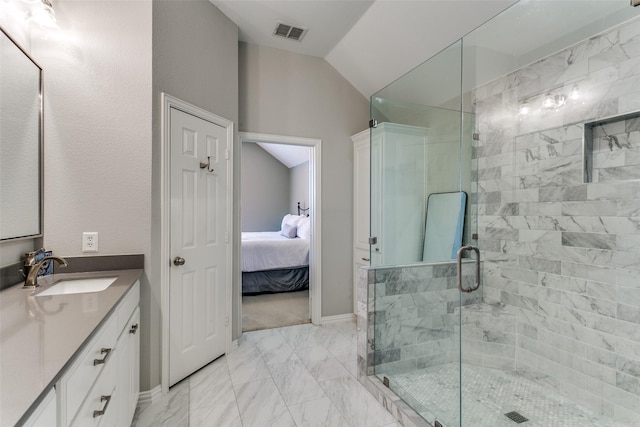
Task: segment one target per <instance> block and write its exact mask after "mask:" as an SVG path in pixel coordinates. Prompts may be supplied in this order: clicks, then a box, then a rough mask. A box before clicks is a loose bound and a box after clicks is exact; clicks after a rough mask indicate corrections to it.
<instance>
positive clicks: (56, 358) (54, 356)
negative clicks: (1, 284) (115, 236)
mask: <svg viewBox="0 0 640 427" xmlns="http://www.w3.org/2000/svg"><path fill="white" fill-rule="evenodd" d="M141 274H142V270H116V271H101V272H91V273H70V274H54V275H51V276H47V277H44V278H40V280H39V283H40V284H41V287H39V288H37V289H36V290H35V291H32V290H25V289H22V288H21V286H20V285H17V286H14V287H12V288H9V289H6V290H4V291H2V292H1V293H0V328H1V329H0V347H1V348H2V353H1V357H2V360H1V363H0V383H1V384H2V393H1V394H0V425H1V426H13V425H25V426H124V425H130V424H131V420H132V418H133V414H134V411H135V408H136V404H137V400H138V392H139V369H140V361H139V359H140V357H139V353H140V333H139V325H140V321H139V319H140V312H139V308H138V303H139V300H140V282H139V278H140V276H141ZM104 278H114V280H113V282H112V283H111V284H110V285H109V286H108V287H107V288H106V289H104V290H101V291H98V292H83V291H78V289H73V288H72V287H70V286H64V287H58V288H57V289H58V290H59V292H69V291H72V292H74V293H56V292H54V293H53V294H51V292H52V289H54V288H56V284H58V283H60V282H61V281H66V283H65V285H66V284H68V283H73V281H76V280H84V281H85V282H86V281H87V280H89V281H91V280H94V279H104Z"/></svg>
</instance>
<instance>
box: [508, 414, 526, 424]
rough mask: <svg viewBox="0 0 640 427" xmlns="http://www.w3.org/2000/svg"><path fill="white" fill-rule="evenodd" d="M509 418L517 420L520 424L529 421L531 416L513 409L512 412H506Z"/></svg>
mask: <svg viewBox="0 0 640 427" xmlns="http://www.w3.org/2000/svg"><path fill="white" fill-rule="evenodd" d="M504 415H505V416H506V417H507V418H509V419H510V420H511V421H515V422H516V423H518V424H520V423H524V422H526V421H529V418H527V417H525V416H523V415H522V414H520V413H518V412H516V411H511V412H507V413H506V414H504Z"/></svg>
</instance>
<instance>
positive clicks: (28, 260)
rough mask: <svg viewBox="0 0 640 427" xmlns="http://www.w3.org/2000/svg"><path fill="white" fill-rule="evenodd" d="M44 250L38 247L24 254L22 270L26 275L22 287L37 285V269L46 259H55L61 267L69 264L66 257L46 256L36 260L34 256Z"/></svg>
mask: <svg viewBox="0 0 640 427" xmlns="http://www.w3.org/2000/svg"><path fill="white" fill-rule="evenodd" d="M42 252H44V249H38V250H37V251H33V252H27V253H25V254H24V269H23V274H24V271H26V273H27V274H26V276H25V280H24V285H23V286H22V289H35V288H37V287H38V286H40V285H38V270H40V267H42V264H44V263H45V261H48V260H54V261H57V262H58V263H59V264H60V265H61V266H62V267H66V266H68V265H69V263H68V262H67V260H66V259H64V258H60V257H57V256H46V257H44V258H42V259H41V260H40V261H36V257H37V256H38V255H39V254H41V253H42Z"/></svg>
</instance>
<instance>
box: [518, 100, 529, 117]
mask: <svg viewBox="0 0 640 427" xmlns="http://www.w3.org/2000/svg"><path fill="white" fill-rule="evenodd" d="M530 112H531V107H530V106H529V103H527V101H524V102H523V103H522V104H520V108H519V109H518V114H519V115H521V116H526V115H527V114H529V113H530Z"/></svg>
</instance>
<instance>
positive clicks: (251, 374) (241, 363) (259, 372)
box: [227, 345, 269, 385]
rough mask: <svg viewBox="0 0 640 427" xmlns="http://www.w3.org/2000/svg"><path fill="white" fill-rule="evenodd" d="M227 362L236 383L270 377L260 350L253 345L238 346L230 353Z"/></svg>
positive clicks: (232, 379) (232, 378)
mask: <svg viewBox="0 0 640 427" xmlns="http://www.w3.org/2000/svg"><path fill="white" fill-rule="evenodd" d="M227 364H228V366H229V373H230V374H231V381H232V382H233V384H234V385H238V384H242V383H245V382H248V381H256V380H262V379H265V378H269V370H268V369H267V365H266V364H265V363H264V360H263V359H262V355H261V353H260V350H258V348H257V347H255V346H253V345H247V346H242V347H238V348H237V349H236V350H234V351H232V352H231V353H229V354H228V355H227Z"/></svg>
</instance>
